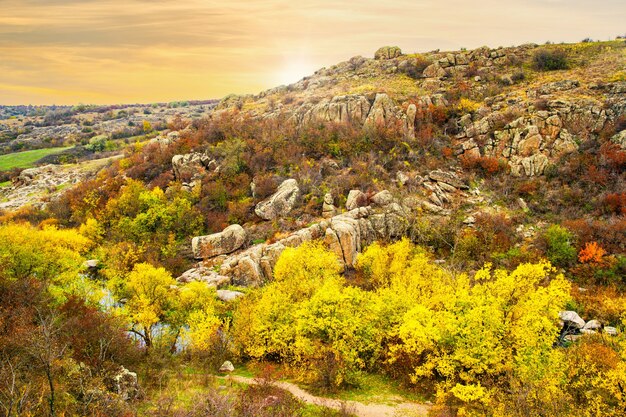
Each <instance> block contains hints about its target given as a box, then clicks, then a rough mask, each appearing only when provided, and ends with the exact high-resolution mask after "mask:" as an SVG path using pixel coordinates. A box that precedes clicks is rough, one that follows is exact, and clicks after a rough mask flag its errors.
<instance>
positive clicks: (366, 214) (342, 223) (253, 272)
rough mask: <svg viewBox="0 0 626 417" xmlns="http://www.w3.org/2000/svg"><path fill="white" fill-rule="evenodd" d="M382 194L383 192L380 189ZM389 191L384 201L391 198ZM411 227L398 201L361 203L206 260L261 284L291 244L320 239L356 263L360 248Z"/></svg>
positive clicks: (236, 279)
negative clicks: (270, 240) (381, 204)
mask: <svg viewBox="0 0 626 417" xmlns="http://www.w3.org/2000/svg"><path fill="white" fill-rule="evenodd" d="M379 194H380V193H379ZM386 196H387V193H383V194H381V196H380V197H381V201H385V202H387V199H386ZM408 227H409V221H408V213H407V211H406V209H405V208H403V207H402V206H401V205H400V204H398V203H396V202H395V201H393V200H392V201H391V202H389V203H388V204H385V206H384V207H381V208H377V209H375V208H372V207H369V206H367V207H358V208H355V209H354V210H351V211H348V212H346V213H342V214H340V215H337V216H334V217H332V218H330V219H327V220H322V221H321V222H319V223H316V224H313V225H312V226H310V227H308V228H305V229H301V230H298V231H296V232H294V233H292V234H290V235H289V236H287V237H285V238H283V239H281V240H279V241H277V242H275V243H261V244H258V245H254V246H252V247H250V248H247V249H245V250H243V251H240V252H237V253H235V254H233V255H230V256H226V257H218V258H214V259H215V260H211V259H209V260H207V261H205V264H206V267H207V268H212V267H215V268H219V271H218V272H217V274H219V275H220V276H226V277H229V278H230V279H231V282H232V284H235V285H243V286H259V285H261V284H262V283H263V282H265V281H267V280H269V279H271V277H272V271H273V269H274V265H275V264H276V261H277V260H278V258H279V256H280V254H281V253H282V251H283V250H285V248H287V247H297V246H300V245H301V244H303V243H304V242H308V241H311V240H316V239H320V240H323V241H324V242H326V244H327V245H328V247H329V248H330V249H331V250H332V251H333V252H335V253H336V254H337V256H338V258H339V259H340V261H341V263H342V264H343V265H344V266H345V267H347V268H350V267H353V266H354V262H355V260H356V257H357V255H358V253H359V252H361V250H362V249H363V248H364V247H365V246H366V245H368V244H370V243H372V242H374V241H376V240H387V239H393V238H400V237H402V236H404V234H405V233H406V231H407V229H408Z"/></svg>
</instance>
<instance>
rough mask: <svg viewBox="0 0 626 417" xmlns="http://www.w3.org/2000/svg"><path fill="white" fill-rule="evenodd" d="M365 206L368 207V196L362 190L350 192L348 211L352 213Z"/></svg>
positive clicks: (347, 204)
mask: <svg viewBox="0 0 626 417" xmlns="http://www.w3.org/2000/svg"><path fill="white" fill-rule="evenodd" d="M365 205H367V196H366V195H365V194H363V192H362V191H361V190H350V192H349V193H348V198H347V200H346V209H347V210H348V211H350V210H354V209H355V208H358V207H363V206H365Z"/></svg>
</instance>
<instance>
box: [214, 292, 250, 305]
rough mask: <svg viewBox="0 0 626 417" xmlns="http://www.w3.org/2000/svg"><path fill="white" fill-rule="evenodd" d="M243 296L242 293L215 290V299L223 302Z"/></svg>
mask: <svg viewBox="0 0 626 417" xmlns="http://www.w3.org/2000/svg"><path fill="white" fill-rule="evenodd" d="M244 295H245V294H244V293H242V292H239V291H231V290H217V298H218V299H220V300H222V301H224V302H229V301H233V300H235V299H237V298H239V297H243V296H244Z"/></svg>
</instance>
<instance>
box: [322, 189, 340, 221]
mask: <svg viewBox="0 0 626 417" xmlns="http://www.w3.org/2000/svg"><path fill="white" fill-rule="evenodd" d="M335 214H337V209H336V207H335V199H334V198H333V195H332V194H330V193H326V195H324V203H323V204H322V217H324V218H326V219H329V218H331V217H333V216H335Z"/></svg>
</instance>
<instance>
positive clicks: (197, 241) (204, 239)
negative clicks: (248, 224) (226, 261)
mask: <svg viewBox="0 0 626 417" xmlns="http://www.w3.org/2000/svg"><path fill="white" fill-rule="evenodd" d="M245 242H246V231H245V230H243V227H241V226H239V225H238V224H233V225H231V226H228V227H227V228H226V229H224V230H222V231H221V232H220V233H214V234H212V235H208V236H196V237H194V238H193V239H192V240H191V248H192V250H193V256H194V257H195V258H196V259H206V258H212V257H214V256H217V255H224V254H227V253H231V252H234V251H236V250H237V249H239V248H240V247H242V246H243V244H244V243H245Z"/></svg>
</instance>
